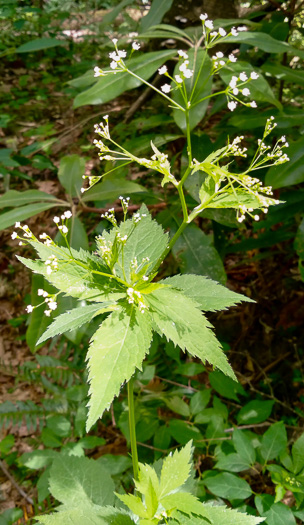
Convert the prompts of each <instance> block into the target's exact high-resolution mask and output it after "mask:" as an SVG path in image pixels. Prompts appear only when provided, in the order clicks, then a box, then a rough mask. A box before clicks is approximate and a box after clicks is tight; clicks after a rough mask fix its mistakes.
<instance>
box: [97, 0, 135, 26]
mask: <svg viewBox="0 0 304 525" xmlns="http://www.w3.org/2000/svg"><path fill="white" fill-rule="evenodd" d="M132 1H133V0H122V1H121V2H119V4H118V5H116V6H115V7H114V9H111V11H110V12H109V13H106V14H105V15H104V16H103V17H102V21H101V24H100V26H99V27H103V26H109V25H110V24H111V23H112V22H114V20H115V18H117V16H118V15H119V14H120V13H121V12H122V11H123V9H124V8H125V7H126V6H127V5H130V4H132Z"/></svg>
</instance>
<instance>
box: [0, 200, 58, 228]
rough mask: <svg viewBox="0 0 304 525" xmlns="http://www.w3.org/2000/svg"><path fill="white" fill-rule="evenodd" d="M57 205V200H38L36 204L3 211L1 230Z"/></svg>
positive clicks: (0, 218) (0, 220) (0, 221)
mask: <svg viewBox="0 0 304 525" xmlns="http://www.w3.org/2000/svg"><path fill="white" fill-rule="evenodd" d="M54 206H57V201H52V202H37V203H35V204H28V205H26V206H20V208H17V209H13V210H10V211H7V212H5V213H1V215H0V230H5V228H9V226H13V224H15V222H21V221H24V220H25V219H29V218H30V217H34V215H37V214H38V213H41V212H42V211H45V210H49V209H50V208H54Z"/></svg>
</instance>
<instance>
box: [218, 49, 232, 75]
mask: <svg viewBox="0 0 304 525" xmlns="http://www.w3.org/2000/svg"><path fill="white" fill-rule="evenodd" d="M232 62H237V58H236V56H235V55H234V54H233V53H230V55H228V58H227V59H226V58H225V56H224V53H222V51H218V52H217V53H215V55H213V57H212V74H215V73H217V72H218V71H219V70H220V69H222V67H224V66H227V65H228V64H230V63H232Z"/></svg>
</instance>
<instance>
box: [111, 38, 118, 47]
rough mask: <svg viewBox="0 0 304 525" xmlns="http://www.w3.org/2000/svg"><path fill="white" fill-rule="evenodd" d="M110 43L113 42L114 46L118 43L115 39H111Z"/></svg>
mask: <svg viewBox="0 0 304 525" xmlns="http://www.w3.org/2000/svg"><path fill="white" fill-rule="evenodd" d="M112 42H113V44H114V46H116V44H117V42H118V40H117V38H112Z"/></svg>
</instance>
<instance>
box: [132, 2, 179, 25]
mask: <svg viewBox="0 0 304 525" xmlns="http://www.w3.org/2000/svg"><path fill="white" fill-rule="evenodd" d="M172 2H173V0H166V2H163V0H153V2H152V4H151V7H150V9H149V11H148V14H147V15H146V16H144V17H143V18H142V19H141V21H140V31H141V32H142V31H147V29H149V28H150V27H151V26H154V25H156V24H159V23H160V22H161V21H162V19H163V16H164V15H165V14H166V13H167V11H169V9H170V8H171V5H172Z"/></svg>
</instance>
